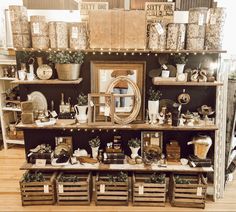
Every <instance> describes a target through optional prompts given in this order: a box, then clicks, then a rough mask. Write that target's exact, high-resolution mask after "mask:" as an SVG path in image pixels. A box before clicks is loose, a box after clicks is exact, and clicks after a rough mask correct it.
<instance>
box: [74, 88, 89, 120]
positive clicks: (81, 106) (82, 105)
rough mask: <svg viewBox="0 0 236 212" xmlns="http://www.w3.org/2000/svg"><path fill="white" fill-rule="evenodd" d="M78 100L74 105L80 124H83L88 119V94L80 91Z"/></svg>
mask: <svg viewBox="0 0 236 212" xmlns="http://www.w3.org/2000/svg"><path fill="white" fill-rule="evenodd" d="M77 100H78V104H77V105H75V106H74V109H75V117H76V119H77V120H78V122H79V123H80V124H83V123H86V122H87V120H88V110H87V109H88V96H87V95H85V94H83V93H80V94H79V96H78V98H77Z"/></svg>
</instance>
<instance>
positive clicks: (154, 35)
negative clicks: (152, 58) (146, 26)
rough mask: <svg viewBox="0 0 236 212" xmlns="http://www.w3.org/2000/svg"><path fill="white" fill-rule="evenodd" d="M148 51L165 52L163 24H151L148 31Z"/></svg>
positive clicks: (164, 27)
mask: <svg viewBox="0 0 236 212" xmlns="http://www.w3.org/2000/svg"><path fill="white" fill-rule="evenodd" d="M148 47H149V49H153V50H154V49H155V50H165V48H166V25H165V24H163V23H160V22H158V23H153V24H151V25H150V31H149V43H148Z"/></svg>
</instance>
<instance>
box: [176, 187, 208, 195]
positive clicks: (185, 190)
mask: <svg viewBox="0 0 236 212" xmlns="http://www.w3.org/2000/svg"><path fill="white" fill-rule="evenodd" d="M202 191H203V192H205V191H206V188H203V189H202ZM175 193H195V194H196V193H197V188H193V189H181V188H177V189H175Z"/></svg>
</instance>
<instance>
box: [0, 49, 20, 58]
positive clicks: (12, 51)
mask: <svg viewBox="0 0 236 212" xmlns="http://www.w3.org/2000/svg"><path fill="white" fill-rule="evenodd" d="M0 54H1V55H6V56H15V55H16V52H15V49H14V48H0Z"/></svg>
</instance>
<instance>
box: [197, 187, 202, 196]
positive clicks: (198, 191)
mask: <svg viewBox="0 0 236 212" xmlns="http://www.w3.org/2000/svg"><path fill="white" fill-rule="evenodd" d="M197 196H202V187H197Z"/></svg>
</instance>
